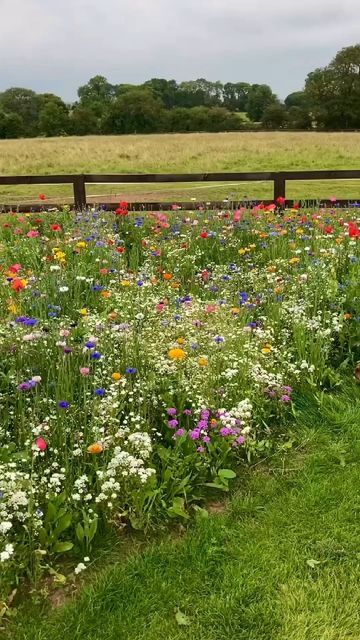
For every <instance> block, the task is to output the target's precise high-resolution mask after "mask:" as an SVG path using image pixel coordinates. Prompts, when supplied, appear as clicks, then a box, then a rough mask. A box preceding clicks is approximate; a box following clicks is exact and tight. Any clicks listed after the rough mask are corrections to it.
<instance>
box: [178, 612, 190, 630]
mask: <svg viewBox="0 0 360 640" xmlns="http://www.w3.org/2000/svg"><path fill="white" fill-rule="evenodd" d="M175 620H176V622H177V623H178V625H179V627H188V626H189V624H190V618H188V616H186V615H185V613H183V612H182V611H180V609H176V610H175Z"/></svg>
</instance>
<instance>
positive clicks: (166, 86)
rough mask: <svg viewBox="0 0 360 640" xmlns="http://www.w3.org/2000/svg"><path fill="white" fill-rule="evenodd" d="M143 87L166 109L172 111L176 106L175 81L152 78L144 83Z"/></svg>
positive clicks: (176, 87) (176, 88)
mask: <svg viewBox="0 0 360 640" xmlns="http://www.w3.org/2000/svg"><path fill="white" fill-rule="evenodd" d="M143 87H145V88H146V89H150V90H151V91H152V92H153V94H154V96H155V97H156V98H159V100H161V102H162V103H163V104H164V106H165V107H166V109H172V107H174V106H175V105H176V92H177V90H178V85H177V83H176V81H175V80H165V79H164V78H152V79H151V80H147V81H146V82H144V84H143Z"/></svg>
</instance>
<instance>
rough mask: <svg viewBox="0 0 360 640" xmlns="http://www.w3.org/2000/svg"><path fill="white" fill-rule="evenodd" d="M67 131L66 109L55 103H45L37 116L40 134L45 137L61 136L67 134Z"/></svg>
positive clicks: (67, 116) (68, 123)
mask: <svg viewBox="0 0 360 640" xmlns="http://www.w3.org/2000/svg"><path fill="white" fill-rule="evenodd" d="M69 129H70V122H69V115H68V112H67V109H66V108H65V109H64V108H63V107H62V106H61V105H59V104H57V103H56V102H47V103H46V104H45V106H44V108H43V109H42V111H40V115H39V131H40V133H41V134H43V135H45V136H63V135H66V134H67V133H68V132H69Z"/></svg>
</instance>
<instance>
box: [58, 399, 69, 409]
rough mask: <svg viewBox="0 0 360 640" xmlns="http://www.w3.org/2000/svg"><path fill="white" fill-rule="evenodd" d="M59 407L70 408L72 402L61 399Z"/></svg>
mask: <svg viewBox="0 0 360 640" xmlns="http://www.w3.org/2000/svg"><path fill="white" fill-rule="evenodd" d="M58 407H59V408H60V409H68V408H69V407H70V402H66V400H60V402H58Z"/></svg>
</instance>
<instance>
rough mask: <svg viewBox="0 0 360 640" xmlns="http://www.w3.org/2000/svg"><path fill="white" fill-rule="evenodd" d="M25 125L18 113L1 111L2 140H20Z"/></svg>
mask: <svg viewBox="0 0 360 640" xmlns="http://www.w3.org/2000/svg"><path fill="white" fill-rule="evenodd" d="M23 129H24V123H23V121H22V119H21V118H20V116H19V115H18V114H17V113H5V112H4V111H0V138H20V137H21V135H22V132H23Z"/></svg>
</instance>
